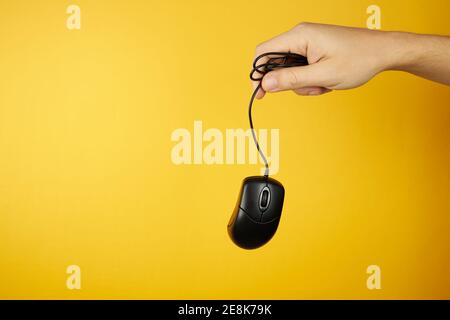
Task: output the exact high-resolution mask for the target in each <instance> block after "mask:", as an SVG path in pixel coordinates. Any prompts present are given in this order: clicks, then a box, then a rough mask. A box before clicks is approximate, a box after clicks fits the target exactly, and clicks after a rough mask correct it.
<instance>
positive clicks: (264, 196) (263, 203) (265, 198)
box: [259, 187, 270, 210]
mask: <svg viewBox="0 0 450 320" xmlns="http://www.w3.org/2000/svg"><path fill="white" fill-rule="evenodd" d="M269 201H270V193H269V188H267V187H266V188H264V189H263V190H262V192H261V197H260V202H259V204H260V207H261V209H262V210H264V209H267V206H268V205H269Z"/></svg>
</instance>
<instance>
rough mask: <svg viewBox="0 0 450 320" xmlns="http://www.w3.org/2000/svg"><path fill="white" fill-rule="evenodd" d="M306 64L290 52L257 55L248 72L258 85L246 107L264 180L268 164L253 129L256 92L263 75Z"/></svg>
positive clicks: (301, 57) (267, 172) (260, 84)
mask: <svg viewBox="0 0 450 320" xmlns="http://www.w3.org/2000/svg"><path fill="white" fill-rule="evenodd" d="M262 58H265V59H264V60H265V61H264V62H262V61H260V60H261V59H262ZM307 64H308V60H307V59H306V57H304V56H302V55H299V54H297V53H292V52H266V53H263V54H261V55H259V56H258V57H257V58H256V59H255V61H253V69H252V71H251V72H250V79H251V80H253V81H258V82H259V83H258V86H257V87H256V89H255V91H253V94H252V97H251V98H250V103H249V106H248V120H249V122H250V129H251V131H252V136H253V141H255V145H256V149H258V152H259V154H260V156H261V158H262V159H263V161H264V165H265V167H266V170H265V172H264V177H266V178H267V177H269V163H268V162H267V158H266V156H265V155H264V152H263V151H262V150H261V148H260V146H259V143H258V139H257V138H256V133H255V129H254V128H253V119H252V107H253V101H254V100H255V97H256V94H257V93H258V91H259V90H260V89H261V88H262V79H263V78H264V75H266V74H267V73H268V72H270V71H272V70H276V69H281V68H290V67H300V66H305V65H307Z"/></svg>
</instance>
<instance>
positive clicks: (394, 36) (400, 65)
mask: <svg viewBox="0 0 450 320" xmlns="http://www.w3.org/2000/svg"><path fill="white" fill-rule="evenodd" d="M385 38H386V39H385V41H386V43H385V46H384V48H385V52H384V55H385V57H386V59H385V61H384V70H401V71H406V72H409V73H412V74H415V75H417V76H420V77H423V78H426V79H429V80H432V81H437V82H440V83H444V84H446V85H450V37H448V36H435V35H421V34H414V33H406V32H387V33H386V37H385Z"/></svg>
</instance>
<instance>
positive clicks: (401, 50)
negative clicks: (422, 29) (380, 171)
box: [253, 23, 450, 99]
mask: <svg viewBox="0 0 450 320" xmlns="http://www.w3.org/2000/svg"><path fill="white" fill-rule="evenodd" d="M270 51H282V52H288V51H290V52H295V53H298V54H301V55H303V56H306V57H307V58H308V62H309V65H308V66H303V67H293V68H286V69H279V70H275V71H271V72H269V73H268V74H266V75H265V76H264V78H263V81H262V88H263V89H262V90H259V92H258V94H257V96H256V97H257V98H259V99H261V98H262V97H263V96H264V94H265V92H279V91H286V90H293V91H294V92H296V93H297V94H300V95H320V94H324V93H327V92H330V91H332V90H343V89H351V88H356V87H359V86H361V85H363V84H364V83H366V82H367V81H369V80H370V79H372V78H373V77H374V76H375V75H377V74H378V73H380V72H383V71H387V70H399V71H405V72H409V73H412V74H415V75H417V76H420V77H423V78H426V79H429V80H432V81H436V82H440V83H443V84H446V85H450V37H449V36H437V35H422V34H414V33H407V32H387V31H374V30H368V29H360V28H350V27H342V26H334V25H326V24H315V23H301V24H299V25H297V26H295V27H294V28H292V29H291V30H289V31H287V32H285V33H283V34H281V35H279V36H276V37H274V38H272V39H270V40H268V41H266V42H263V43H262V44H260V45H258V46H257V48H256V54H255V57H257V56H259V55H260V54H262V53H265V52H270ZM253 86H254V88H256V86H257V83H256V82H253Z"/></svg>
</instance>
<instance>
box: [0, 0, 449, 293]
mask: <svg viewBox="0 0 450 320" xmlns="http://www.w3.org/2000/svg"><path fill="white" fill-rule="evenodd" d="M373 3H375V4H377V5H379V6H380V7H381V13H382V17H381V18H382V29H384V30H394V29H395V30H408V31H415V32H422V33H440V34H449V33H450V23H449V20H448V19H449V17H448V12H449V11H450V4H449V2H448V1H446V0H441V1H438V0H433V1H431V0H428V1H425V0H420V1H419V0H418V1H387V0H385V1H382V0H377V1H376V2H372V1H356V0H353V1H351V0H348V1H335V0H323V1H320V3H319V2H317V1H290V0H289V1H288V0H284V1H282V2H280V3H278V4H276V3H275V4H274V1H273V0H272V1H266V0H259V1H242V0H241V1H182V0H179V1H131V0H130V1H124V0H121V1H100V0H95V1H94V0H91V1H88V0H83V1H77V2H76V4H78V5H79V6H80V7H81V14H82V28H81V30H79V31H77V30H74V31H69V30H67V28H66V19H67V16H68V15H67V14H66V8H67V6H68V5H69V4H72V2H70V1H6V0H2V1H1V2H0V298H42V299H47V298H58V299H59V298H77V299H78V298H81V299H84V298H87V299H91V298H138V299H141V298H142V299H144V298H145V299H146V298H192V299H196V298H274V299H278V298H280V299H281V298H287V299H302V298H313V299H315V298H322V299H328V298H344V299H345V298H363V299H366V298H368V299H372V298H374V299H379V298H388V299H390V298H450V274H449V272H448V271H449V265H450V236H449V234H450V197H449V194H450V108H449V101H450V90H449V88H448V87H445V86H443V85H439V84H435V83H432V82H429V81H426V80H423V79H419V78H416V77H413V76H410V75H408V74H402V73H395V72H391V73H385V74H382V75H380V76H378V77H376V79H374V80H373V81H372V82H370V83H369V84H367V85H365V86H364V87H361V88H358V89H355V90H351V91H346V92H333V93H331V94H327V95H324V96H321V97H298V96H296V95H294V94H292V93H281V94H276V95H270V96H268V97H267V98H265V99H264V100H263V101H261V102H257V105H256V107H255V110H256V111H255V124H256V126H257V127H260V128H261V127H263V128H279V129H280V143H281V150H280V157H281V167H280V171H279V173H278V174H277V175H276V177H275V178H277V179H278V180H280V181H281V182H282V183H283V184H284V186H285V188H286V192H287V194H286V199H285V207H284V212H283V217H282V221H281V224H280V227H279V230H278V233H277V234H276V236H275V238H274V239H273V240H272V241H271V242H270V243H269V244H268V245H266V246H264V247H263V248H261V249H259V250H256V251H244V250H241V249H238V248H237V247H235V246H234V245H233V244H232V242H231V241H230V240H229V238H228V235H227V233H226V224H227V222H228V219H229V216H230V214H231V211H232V209H233V207H234V205H235V201H236V198H237V193H238V191H239V187H240V183H241V180H242V179H243V178H244V177H246V176H248V175H254V174H257V173H258V172H259V168H260V165H258V166H256V165H210V166H208V165H197V166H194V165H191V166H188V165H181V166H176V165H174V164H173V163H172V162H171V158H170V151H171V149H172V147H173V146H174V143H173V142H171V141H170V134H171V132H172V131H173V130H174V129H177V128H182V127H185V128H188V129H190V130H191V131H192V126H193V121H194V120H202V121H203V125H204V127H205V128H212V127H214V128H219V129H221V130H225V129H226V128H238V127H241V128H247V127H248V123H247V121H248V119H247V115H246V112H247V110H246V108H247V103H248V99H249V97H250V94H251V88H250V85H249V80H248V72H249V69H250V67H251V61H252V59H253V51H254V47H255V45H256V44H257V43H259V42H261V41H263V40H266V39H267V38H269V37H272V36H273V35H275V34H278V33H280V32H283V31H285V30H287V29H288V28H290V27H292V26H293V25H295V24H296V23H298V22H300V21H315V22H324V23H332V24H343V25H350V26H359V27H365V25H366V18H367V14H366V8H367V6H368V5H370V4H373ZM71 264H76V265H79V266H80V267H81V270H82V289H81V290H68V289H67V288H66V277H67V274H66V267H67V266H68V265H71ZM371 264H377V265H379V266H380V267H381V272H382V289H381V290H368V289H367V288H366V278H367V274H366V267H367V266H368V265H371Z"/></svg>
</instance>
